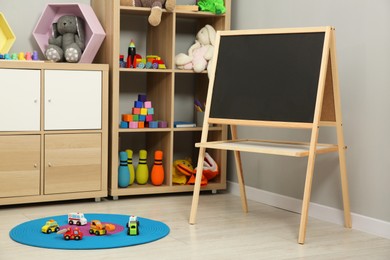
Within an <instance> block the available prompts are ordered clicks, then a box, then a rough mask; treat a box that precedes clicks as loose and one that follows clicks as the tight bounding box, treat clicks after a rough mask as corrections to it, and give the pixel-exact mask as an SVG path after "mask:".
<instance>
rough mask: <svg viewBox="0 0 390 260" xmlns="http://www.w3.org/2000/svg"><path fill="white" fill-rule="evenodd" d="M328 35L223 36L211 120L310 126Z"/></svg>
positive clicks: (217, 61)
mask: <svg viewBox="0 0 390 260" xmlns="http://www.w3.org/2000/svg"><path fill="white" fill-rule="evenodd" d="M324 39H325V32H304V33H285V34H283V33H277V34H245V35H221V36H220V38H219V46H216V48H218V55H217V59H215V60H214V62H216V68H215V77H214V84H213V92H212V101H211V105H210V116H209V117H210V118H222V119H239V120H261V121H281V122H304V123H312V122H313V118H314V111H315V105H316V97H317V89H318V83H319V77H320V69H321V62H322V55H323V51H324V50H323V47H324Z"/></svg>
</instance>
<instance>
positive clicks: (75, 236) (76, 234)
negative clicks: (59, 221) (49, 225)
mask: <svg viewBox="0 0 390 260" xmlns="http://www.w3.org/2000/svg"><path fill="white" fill-rule="evenodd" d="M57 234H64V239H65V240H81V239H83V232H81V231H80V229H79V228H78V227H75V228H74V229H72V228H71V227H68V228H67V229H62V230H60V231H59V232H57Z"/></svg>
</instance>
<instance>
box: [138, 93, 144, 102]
mask: <svg viewBox="0 0 390 260" xmlns="http://www.w3.org/2000/svg"><path fill="white" fill-rule="evenodd" d="M138 101H141V102H145V101H146V95H143V94H139V95H138Z"/></svg>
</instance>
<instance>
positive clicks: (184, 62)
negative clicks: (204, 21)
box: [175, 25, 216, 72]
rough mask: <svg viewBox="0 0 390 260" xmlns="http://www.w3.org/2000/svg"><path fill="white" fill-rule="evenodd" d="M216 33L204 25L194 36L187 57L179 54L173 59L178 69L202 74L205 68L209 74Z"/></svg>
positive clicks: (210, 27)
mask: <svg viewBox="0 0 390 260" xmlns="http://www.w3.org/2000/svg"><path fill="white" fill-rule="evenodd" d="M215 35H216V32H215V30H214V28H213V27H212V26H211V25H206V26H205V27H203V28H202V29H200V31H199V32H198V33H197V34H196V39H195V43H194V44H193V45H192V46H191V47H190V48H189V50H188V55H187V54H184V53H179V54H177V55H176V57H175V64H176V66H177V68H178V69H185V70H191V69H193V70H194V71H195V72H202V71H203V70H205V69H206V68H207V70H208V72H210V70H209V68H210V64H211V63H210V62H209V61H210V60H211V58H212V57H213V53H214V41H215Z"/></svg>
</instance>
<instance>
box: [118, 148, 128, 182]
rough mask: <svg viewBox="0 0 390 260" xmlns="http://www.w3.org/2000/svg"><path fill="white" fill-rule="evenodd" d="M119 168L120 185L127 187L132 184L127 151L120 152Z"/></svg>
mask: <svg viewBox="0 0 390 260" xmlns="http://www.w3.org/2000/svg"><path fill="white" fill-rule="evenodd" d="M119 160H120V164H119V168H118V186H119V187H120V188H126V187H128V186H129V184H130V171H129V167H128V166H127V152H125V151H121V152H119Z"/></svg>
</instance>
